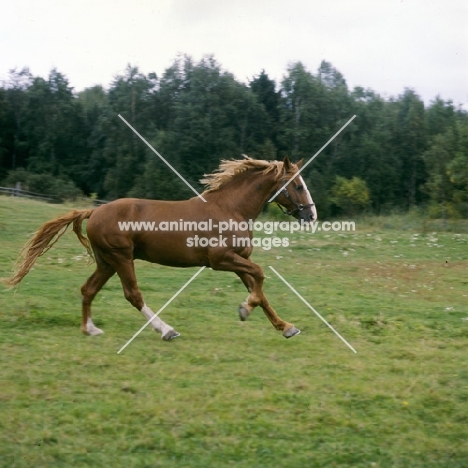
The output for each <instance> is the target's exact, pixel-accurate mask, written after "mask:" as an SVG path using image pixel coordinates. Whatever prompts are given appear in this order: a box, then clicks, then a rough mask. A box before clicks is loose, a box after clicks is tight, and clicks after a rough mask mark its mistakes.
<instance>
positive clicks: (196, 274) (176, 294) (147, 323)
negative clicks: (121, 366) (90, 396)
mask: <svg viewBox="0 0 468 468" xmlns="http://www.w3.org/2000/svg"><path fill="white" fill-rule="evenodd" d="M205 268H206V267H204V266H203V267H201V268H200V269H199V270H198V271H197V272H196V273H195V274H194V275H193V276H192V277H191V278H190V279H189V280H188V281H187V282H186V283H185V284H184V285H183V286H182V287H181V288H180V289H179V290H178V291H177V292H176V293H175V294H174V295H173V296H172V297H171V298H170V299H169V300H168V301H167V302H166V303H165V304H164V305H163V306H162V307H161V308H160V309H159V310H158V311H157V313H156V314H154V315H153V317H151V319H150V320H148V321H147V322H146V323H145V324H144V325H143V326H142V327H141V328H140V329H139V330H138V331H137V332H136V333H135V334H134V335H133V336H132V337H131V338H130V339H129V340H128V341H127V342H126V343H125V345H123V346H122V347H121V348H120V349H119V350H118V351H117V354H120V353H121V352H122V351H123V350H124V349H125V348H126V347H127V346H128V345H129V344H130V343H131V342H132V341H133V340H134V339H135V338H136V337H137V336H138V335H139V334H140V333H141V332H142V331H143V330H144V329H145V328H146V327H147V326H148V325H149V324H150V323H151V322H152V321H153V320H154V319H155V318H156V317H157V316H158V315H159V314H160V312H162V311H163V310H164V309H165V308H166V307H167V306H168V305H169V304H170V303H171V302H172V301H173V300H174V299H175V298H176V297H177V296H178V295H179V294H180V293H181V292H182V291H183V290H184V289H185V288H186V287H187V286H188V285H189V284H190V283H191V282H192V281H193V280H194V279H195V278H196V277H197V276H198V275H199V274H200V273H201V272H202V271H203V270H204V269H205Z"/></svg>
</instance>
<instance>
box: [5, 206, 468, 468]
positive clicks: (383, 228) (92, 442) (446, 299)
mask: <svg viewBox="0 0 468 468" xmlns="http://www.w3.org/2000/svg"><path fill="white" fill-rule="evenodd" d="M69 208H70V207H64V206H54V205H47V204H43V203H38V202H33V201H26V200H21V199H19V200H18V199H11V198H7V197H0V242H1V244H0V245H1V247H2V249H1V251H0V276H7V275H9V273H10V272H11V268H12V264H13V262H14V260H15V259H16V256H17V254H18V252H19V250H20V249H21V246H22V245H23V243H24V242H25V241H26V240H27V238H28V235H29V234H30V233H31V232H33V231H34V230H35V229H37V228H38V227H39V226H40V225H41V224H42V223H43V222H45V221H47V220H49V219H50V218H52V217H54V216H56V215H58V214H61V213H63V212H65V211H66V210H67V209H69ZM457 231H458V232H457ZM281 235H284V234H281ZM289 237H290V240H291V244H290V246H289V247H288V248H276V249H271V250H270V251H263V250H262V249H256V251H255V253H254V260H255V261H256V262H257V263H259V264H261V265H262V266H263V267H264V270H265V273H266V275H267V279H266V283H265V291H266V293H267V296H268V298H269V300H270V303H271V304H272V305H273V306H274V307H275V308H276V310H277V311H278V313H279V314H280V316H282V317H283V318H284V319H285V320H288V321H291V322H293V323H295V324H296V326H298V327H299V328H300V329H301V330H302V334H301V335H299V336H297V337H295V338H293V339H291V340H285V339H284V338H283V337H282V336H281V334H280V333H279V332H276V331H275V330H274V329H273V327H271V325H270V323H269V322H268V321H267V319H266V317H265V316H264V315H263V313H262V312H261V310H256V311H255V313H254V314H253V315H252V317H251V318H250V319H249V321H247V322H243V323H241V322H239V321H238V317H237V306H238V304H239V303H240V302H242V301H243V300H244V299H245V297H246V292H245V290H244V287H243V285H242V284H241V283H240V281H239V280H238V279H237V277H236V276H235V275H233V274H231V273H217V272H214V271H211V270H205V271H203V272H202V274H201V275H200V276H199V277H198V278H197V279H196V280H195V281H194V282H193V283H192V284H190V285H189V286H188V288H187V289H186V291H184V292H183V293H182V294H181V295H180V296H179V297H177V298H176V299H175V300H174V302H173V303H172V304H171V305H170V306H169V307H168V308H167V309H166V310H165V311H164V312H163V313H162V317H163V318H164V320H165V321H167V322H168V323H170V324H171V325H173V326H174V327H175V328H176V329H177V330H178V331H179V332H180V333H181V334H182V336H181V337H180V338H178V339H177V340H175V341H173V342H169V343H166V342H163V341H162V340H160V338H159V337H158V336H157V335H156V334H155V333H154V332H152V331H150V330H149V329H147V330H145V331H144V332H143V333H142V334H141V335H140V336H138V337H137V338H136V339H135V340H134V341H133V342H132V343H131V344H130V345H129V346H128V347H127V348H126V349H125V350H124V351H123V353H122V354H120V355H118V354H117V351H118V350H119V349H120V347H121V346H122V345H124V344H125V343H126V342H127V340H128V339H129V338H130V337H131V336H132V335H133V334H134V333H135V332H136V331H137V330H138V329H139V328H140V327H141V325H142V324H143V318H142V316H141V315H140V314H139V312H137V311H136V310H134V309H133V308H132V307H131V306H130V304H128V303H127V302H126V301H125V299H124V298H123V293H122V289H121V286H120V283H119V281H118V278H117V277H114V278H112V279H111V280H110V282H109V283H108V285H106V287H105V288H104V289H103V291H102V292H101V293H100V294H99V295H98V296H97V298H96V300H95V302H94V314H93V315H94V318H95V323H96V325H97V326H100V327H102V328H103V329H104V331H105V334H104V335H102V336H99V337H86V336H83V335H82V334H81V333H80V331H79V323H80V314H81V312H80V293H79V287H80V286H81V284H83V282H84V281H85V280H86V278H87V277H88V276H89V275H90V274H91V273H92V271H93V265H92V264H88V263H87V259H86V257H85V256H84V249H83V248H82V247H81V245H80V244H79V242H78V241H77V239H76V237H75V236H74V234H72V233H67V234H66V235H65V236H64V237H63V238H62V239H61V240H60V241H59V243H58V244H56V245H55V247H54V248H53V249H52V250H50V251H49V252H47V253H46V254H45V255H44V256H43V257H41V258H40V259H39V261H38V262H37V264H36V266H35V268H34V270H33V271H31V272H30V274H29V275H28V276H26V278H25V279H24V280H23V282H22V284H21V285H20V287H19V288H18V289H17V290H5V289H2V290H0V297H1V302H2V307H1V310H0V314H1V316H0V320H1V333H0V356H1V357H0V360H1V365H0V379H1V388H0V408H1V418H0V466H1V467H9V468H10V467H18V468H19V467H52V466H53V467H87V466H95V467H104V466H106V467H107V466H109V467H125V468H130V467H173V466H176V467H231V466H233V467H249V468H251V467H293V468H295V467H300V468H302V467H411V468H415V467H424V468H426V467H429V468H430V467H450V468H452V467H453V468H455V467H460V468H461V467H465V466H468V440H467V437H466V435H467V427H468V370H467V366H466V349H467V342H468V274H467V273H468V263H467V260H468V234H467V233H466V225H464V224H463V223H462V222H460V221H459V222H458V224H457V225H456V226H455V227H454V226H453V225H451V227H450V229H449V230H448V231H445V232H442V231H440V230H439V231H437V232H435V229H434V225H431V224H430V223H428V222H426V221H424V222H420V221H418V220H414V219H412V218H408V217H391V218H370V219H362V220H360V221H359V220H358V221H357V223H356V232H354V233H324V232H320V233H316V234H314V235H307V234H304V233H298V234H295V235H293V236H289ZM268 265H272V266H274V267H275V268H276V269H277V270H278V272H279V273H280V274H282V275H283V276H284V277H285V278H286V279H287V280H288V281H289V282H290V283H291V284H292V285H293V286H294V287H295V288H296V289H297V291H298V292H299V293H300V294H301V295H303V297H304V298H305V299H306V300H308V301H309V302H310V303H311V304H312V305H313V306H314V307H315V308H316V309H317V311H318V312H320V313H321V314H322V315H323V316H324V318H326V320H327V321H328V322H329V323H330V324H331V325H332V326H333V327H335V328H336V329H337V330H338V331H339V333H340V334H342V335H343V337H344V338H345V339H346V340H347V341H349V342H350V343H351V344H352V346H353V347H354V348H355V349H356V350H357V354H354V353H353V352H352V351H350V350H349V349H348V348H347V347H346V346H345V345H344V343H343V342H341V341H340V340H339V339H338V338H337V337H336V336H335V335H334V334H333V333H332V332H331V330H329V329H328V328H327V327H326V326H325V325H324V324H323V323H322V322H321V321H320V320H319V319H318V318H317V317H316V316H315V315H314V314H313V313H312V312H311V311H310V310H309V309H308V308H307V307H306V306H305V305H304V304H303V303H302V302H301V301H300V300H299V299H298V298H297V297H296V296H295V295H294V294H293V293H292V292H291V291H290V290H289V289H288V288H287V287H286V286H285V285H284V284H283V283H282V282H281V281H280V280H279V279H278V278H277V277H276V276H275V275H274V273H273V272H272V271H271V270H270V269H269V268H268ZM194 272H195V270H194V269H188V270H183V269H170V268H165V267H160V266H157V265H150V264H145V263H143V262H138V263H137V275H138V278H139V284H140V287H141V289H142V291H143V294H144V297H145V300H146V302H147V303H148V305H150V307H152V308H153V310H157V309H158V308H159V307H161V306H162V305H163V304H164V303H165V302H166V301H167V300H168V299H169V298H170V297H171V296H172V295H173V294H174V293H175V292H176V291H177V290H178V289H179V288H180V287H181V286H182V285H183V284H184V283H185V282H186V281H187V280H188V279H189V278H190V277H191V276H192V275H193V274H194Z"/></svg>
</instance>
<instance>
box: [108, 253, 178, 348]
mask: <svg viewBox="0 0 468 468" xmlns="http://www.w3.org/2000/svg"><path fill="white" fill-rule="evenodd" d="M128 258H129V257H128V256H126V255H124V253H121V255H119V257H118V258H115V259H113V261H112V265H113V266H114V267H115V269H116V271H117V274H118V275H119V277H120V281H121V282H122V287H123V290H124V295H125V298H126V299H127V300H128V301H129V302H130V304H132V305H133V307H136V308H137V309H138V310H139V311H140V312H141V313H142V314H143V316H144V317H145V318H146V320H147V321H148V320H151V326H152V327H153V328H154V330H156V331H158V332H160V333H161V338H162V339H163V340H165V341H169V340H172V339H174V338H177V337H178V336H180V333H178V332H176V331H175V330H174V328H172V327H171V326H170V325H168V324H167V323H165V322H163V321H162V320H161V319H160V318H159V317H157V316H156V317H155V313H154V312H153V311H152V310H151V309H150V308H149V307H148V306H147V305H146V304H145V301H144V300H143V296H142V294H141V292H140V290H139V288H138V284H137V280H136V276H135V268H134V264H133V260H129V259H128ZM109 262H110V260H109Z"/></svg>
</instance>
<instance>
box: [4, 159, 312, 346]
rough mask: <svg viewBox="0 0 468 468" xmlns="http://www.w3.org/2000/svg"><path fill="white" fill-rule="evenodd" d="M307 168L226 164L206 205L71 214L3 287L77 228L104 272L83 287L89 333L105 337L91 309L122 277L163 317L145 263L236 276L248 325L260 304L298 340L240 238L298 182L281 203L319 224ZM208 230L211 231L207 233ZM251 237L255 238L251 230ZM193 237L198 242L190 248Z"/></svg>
mask: <svg viewBox="0 0 468 468" xmlns="http://www.w3.org/2000/svg"><path fill="white" fill-rule="evenodd" d="M301 163H302V161H300V162H299V163H297V164H293V163H291V162H290V160H289V159H288V158H287V157H286V158H285V159H284V160H283V161H262V160H254V159H251V158H248V157H244V159H241V160H232V161H222V162H221V164H220V167H219V168H218V170H217V171H215V172H214V173H213V174H210V175H205V179H203V180H202V181H201V182H202V183H204V184H205V185H206V187H207V189H206V191H205V192H203V194H202V195H203V198H204V199H205V200H206V202H205V201H203V200H202V199H201V198H200V197H194V198H191V199H189V200H184V201H160V200H142V199H134V198H123V199H120V200H115V201H113V202H110V203H108V204H106V205H102V206H100V207H98V208H94V209H88V210H73V211H70V212H69V213H67V214H65V215H64V216H61V217H59V218H57V219H54V220H52V221H49V222H47V223H45V224H44V225H43V226H42V227H41V228H40V229H39V230H38V231H37V232H36V233H35V235H34V237H33V238H32V239H31V240H30V241H29V242H28V243H27V244H26V246H25V248H24V249H23V252H25V255H24V258H23V259H22V261H21V263H20V264H19V266H18V268H17V270H16V272H15V273H14V275H13V276H12V277H11V278H8V279H7V280H4V281H3V282H4V283H6V284H9V285H11V286H13V285H16V284H18V283H19V282H20V281H21V280H22V279H23V278H24V276H25V275H26V274H27V273H28V272H29V270H30V269H31V267H32V266H33V264H34V262H35V261H36V259H37V258H38V257H39V256H40V255H42V254H43V253H44V252H45V251H47V250H48V249H49V248H50V247H52V245H54V244H55V242H57V240H58V239H59V238H60V236H61V235H63V234H64V232H65V230H66V228H67V227H68V226H69V225H70V224H72V223H73V231H74V232H75V234H76V235H77V237H78V239H79V241H80V242H81V244H82V245H83V246H84V247H86V249H87V250H88V253H89V254H90V255H94V258H95V260H96V270H95V271H94V273H93V274H92V275H91V276H90V277H89V278H88V280H87V281H86V283H85V284H84V285H83V286H82V288H81V294H82V322H81V330H82V332H83V333H85V334H88V335H99V334H101V333H103V331H102V330H101V329H99V328H97V327H96V326H95V325H94V324H93V321H92V319H91V303H92V301H93V299H94V297H95V296H96V294H97V293H98V292H99V290H100V289H101V288H102V287H103V286H104V284H105V283H106V282H107V281H108V280H109V278H110V277H111V276H113V275H114V274H115V273H117V274H118V275H119V277H120V280H121V282H122V286H123V290H124V294H125V298H126V299H127V300H128V301H129V302H130V303H131V304H132V305H133V306H134V307H136V308H137V309H138V310H139V311H140V312H141V313H142V314H143V315H144V317H145V318H146V319H147V320H151V319H152V318H153V317H154V315H155V314H154V313H153V311H152V310H151V309H150V308H149V307H148V306H147V305H146V303H145V301H144V300H143V296H142V294H141V292H140V290H139V288H138V285H137V280H136V276H135V269H134V259H142V260H146V261H148V262H152V263H158V264H161V265H167V266H172V267H195V266H205V267H211V268H212V269H213V270H223V271H232V272H234V273H236V274H237V275H238V276H239V278H240V279H241V280H242V282H243V283H244V285H245V286H246V288H247V290H248V291H249V295H248V297H247V300H246V301H245V302H244V303H242V304H241V305H240V306H239V316H240V318H241V320H246V319H247V317H248V316H249V315H250V313H251V312H252V310H253V309H254V308H255V307H256V306H260V307H261V308H262V309H263V311H264V313H265V315H266V316H267V317H268V319H269V320H270V322H271V323H272V325H273V326H274V327H275V328H276V329H277V330H280V331H282V334H283V336H285V337H286V338H290V337H292V336H294V335H297V334H298V333H300V331H299V330H298V329H297V328H296V327H295V326H294V325H293V324H291V323H288V322H285V321H284V320H282V319H281V318H280V317H279V316H278V315H277V314H276V312H275V311H274V309H273V308H272V307H271V306H270V304H269V303H268V300H267V299H266V297H265V295H264V293H263V290H262V285H263V281H264V274H263V271H262V269H261V267H260V266H258V265H256V264H255V263H253V262H252V261H251V260H250V255H251V253H252V246H251V245H248V244H247V245H245V243H244V244H243V245H242V246H238V245H237V244H235V243H234V242H232V240H233V239H234V236H235V237H236V238H239V237H244V238H245V236H246V231H245V230H244V229H241V228H240V224H241V223H242V222H248V221H249V220H255V219H256V218H257V216H258V215H259V214H260V212H261V210H262V208H263V206H264V205H265V204H266V202H267V201H268V200H269V198H270V197H272V196H273V194H275V193H276V192H277V191H279V190H280V189H281V188H282V187H283V186H284V185H285V184H286V183H287V182H288V181H290V179H292V178H293V180H292V181H291V182H290V183H289V184H288V185H287V186H286V187H285V188H284V189H283V190H282V191H281V192H280V193H279V194H278V195H277V197H276V199H275V201H276V202H277V203H278V204H279V205H280V206H282V207H283V208H285V209H286V210H287V213H288V214H290V215H293V216H294V217H295V218H296V219H298V220H303V221H305V222H312V221H314V220H315V219H316V217H317V212H316V210H315V206H314V204H313V201H312V198H311V196H310V193H309V191H308V190H307V187H306V184H305V183H304V180H303V179H302V177H301V176H300V175H298V171H299V169H300V167H301ZM85 219H87V220H88V221H87V226H86V232H87V238H86V237H85V236H84V235H83V233H82V227H81V226H82V222H83V221H84V220H85ZM129 221H130V222H134V223H139V222H146V223H148V222H152V221H155V222H156V223H161V221H165V222H166V223H168V224H169V223H171V222H172V223H175V224H177V223H181V222H188V223H192V224H193V223H196V224H193V225H194V226H200V225H201V224H202V223H204V226H205V229H203V228H202V227H198V228H196V229H195V230H194V231H191V232H187V231H183V230H182V231H180V230H178V231H174V230H171V231H167V230H162V229H159V230H156V229H148V230H141V229H139V228H138V227H136V228H135V229H122V222H124V223H125V222H129ZM223 222H224V226H227V225H229V228H228V230H227V231H225V232H223V233H222V235H219V229H218V230H217V229H216V228H217V227H218V226H219V225H220V223H223ZM157 225H161V224H157ZM207 225H209V226H210V228H209V229H211V230H208V231H207V229H206V226H207ZM133 226H134V227H135V225H133ZM127 227H128V224H127ZM243 227H245V223H244V226H243ZM195 236H199V238H201V237H203V238H205V239H208V238H209V240H210V241H211V242H209V243H208V241H207V240H206V241H205V242H204V245H203V246H202V245H201V244H202V242H200V243H199V244H198V245H196V244H195V245H194V243H193V239H194V238H195ZM223 236H226V237H223ZM247 236H248V238H249V239H252V231H251V227H250V228H249V229H248V231H247ZM189 237H190V238H191V239H192V242H191V243H190V242H188V240H189ZM207 244H208V245H207ZM210 244H211V245H210ZM151 324H152V326H153V328H154V329H155V330H156V331H158V332H160V333H161V336H162V339H163V340H171V339H173V338H175V337H177V336H179V333H177V332H176V331H175V330H174V328H173V327H171V326H170V325H168V324H166V323H164V322H163V321H162V320H161V319H160V318H159V317H154V319H153V320H152V322H151Z"/></svg>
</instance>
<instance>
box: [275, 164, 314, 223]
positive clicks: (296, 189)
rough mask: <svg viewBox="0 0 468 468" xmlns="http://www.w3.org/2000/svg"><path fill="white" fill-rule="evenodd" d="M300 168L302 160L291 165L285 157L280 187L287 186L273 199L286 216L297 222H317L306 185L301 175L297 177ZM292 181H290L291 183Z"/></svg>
mask: <svg viewBox="0 0 468 468" xmlns="http://www.w3.org/2000/svg"><path fill="white" fill-rule="evenodd" d="M301 166H302V159H301V160H300V161H299V162H298V163H297V164H293V163H292V162H291V161H290V160H289V158H288V157H287V156H286V157H285V158H284V160H283V168H284V169H283V176H282V179H281V180H280V182H281V185H280V186H281V187H282V186H284V185H285V184H288V185H287V186H286V187H284V188H283V190H281V192H280V193H279V194H278V196H277V197H276V198H275V201H276V203H278V205H279V206H280V208H281V207H282V208H284V209H285V210H283V211H284V212H285V213H286V214H288V215H291V216H294V217H295V218H296V219H298V220H304V221H305V222H313V221H316V220H317V210H316V209H315V205H314V202H313V200H312V197H311V196H310V192H309V190H308V188H307V185H306V183H305V181H304V179H303V178H302V176H301V175H297V173H298V172H299V169H300V168H301ZM291 179H292V181H291Z"/></svg>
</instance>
